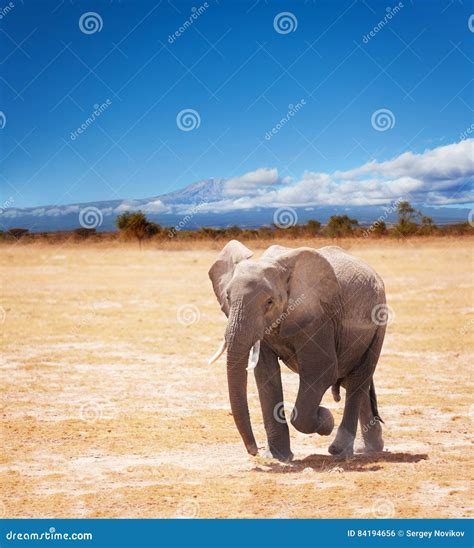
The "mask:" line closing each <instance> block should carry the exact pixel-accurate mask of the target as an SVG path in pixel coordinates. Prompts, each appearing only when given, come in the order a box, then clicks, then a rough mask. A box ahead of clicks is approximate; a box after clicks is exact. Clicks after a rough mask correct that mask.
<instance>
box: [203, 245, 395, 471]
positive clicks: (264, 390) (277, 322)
mask: <svg viewBox="0 0 474 548" xmlns="http://www.w3.org/2000/svg"><path fill="white" fill-rule="evenodd" d="M252 255H253V252H252V251H251V250H250V249H248V248H247V247H246V246H244V245H243V244H242V243H240V242H239V241H237V240H231V241H229V242H228V243H227V244H226V245H225V247H224V248H223V249H222V251H221V252H220V254H219V256H218V257H217V260H216V262H215V263H214V264H213V265H212V267H211V268H210V270H209V277H210V279H211V282H212V286H213V289H214V293H215V295H216V297H217V300H218V302H219V304H220V306H221V309H222V311H223V312H224V314H225V315H226V316H227V317H228V322H227V327H226V330H225V335H224V340H223V342H222V344H221V346H220V348H219V350H218V351H217V352H216V354H215V355H214V356H213V358H211V360H210V361H209V363H213V362H214V361H216V360H217V359H218V358H219V357H220V356H221V355H222V354H223V353H224V352H225V351H226V350H227V382H228V390H229V398H230V406H231V411H232V415H233V419H234V422H235V425H236V427H237V429H238V431H239V433H240V436H241V437H242V440H243V442H244V445H245V447H246V449H247V452H248V453H249V454H250V455H254V456H255V455H257V454H258V447H257V444H256V441H255V437H254V434H253V431H252V426H251V422H250V415H249V409H248V400H247V375H248V373H247V372H248V371H249V370H250V371H251V370H253V371H254V374H255V379H256V384H257V389H258V395H259V399H260V406H261V410H262V415H263V422H264V427H265V432H266V437H267V441H268V446H267V449H266V451H265V455H267V456H269V457H273V458H275V459H278V460H280V461H284V462H290V461H291V460H292V459H293V453H292V451H291V447H290V435H289V428H288V422H287V420H286V416H285V412H284V408H283V405H284V404H283V390H282V381H281V371H280V364H279V360H281V361H282V362H283V363H284V364H285V365H286V366H288V367H289V368H290V369H291V370H292V371H294V372H295V373H297V374H299V388H298V394H297V397H296V402H295V406H294V408H293V411H292V413H291V417H290V422H291V424H292V425H293V426H294V427H295V428H296V429H297V430H299V431H300V432H303V433H305V434H313V433H317V434H319V435H322V436H329V435H330V434H331V432H332V430H333V428H334V418H333V416H332V413H331V412H330V411H329V409H327V408H326V407H322V406H321V405H320V403H321V399H322V397H323V395H324V394H325V392H326V391H327V390H328V388H329V387H332V392H333V396H334V399H335V400H336V401H338V399H340V395H339V387H340V386H343V387H344V388H345V391H346V398H345V405H344V412H343V418H342V421H341V424H340V426H339V427H338V430H337V434H336V437H335V439H334V441H333V442H332V443H331V445H330V446H329V449H328V451H329V453H330V454H332V455H337V456H350V455H352V454H353V451H354V440H355V436H356V431H357V423H358V422H359V423H360V427H361V430H362V438H363V446H362V450H363V451H366V452H379V451H382V450H383V446H384V442H383V438H382V427H381V423H382V422H383V421H382V419H381V418H380V416H379V412H378V409H377V398H376V394H375V387H374V380H373V375H374V371H375V368H376V365H377V361H378V359H379V356H380V352H381V349H382V344H383V340H384V336H385V328H386V325H385V323H386V322H384V321H383V320H382V321H380V318H379V317H378V311H380V309H381V308H382V310H383V308H384V307H385V308H386V304H385V302H386V301H385V289H384V284H383V281H382V279H381V278H380V276H379V275H378V274H377V273H376V272H375V271H374V270H373V269H372V268H371V267H370V266H369V265H368V264H366V263H365V262H363V261H362V260H360V259H358V258H355V257H354V256H352V255H351V254H349V253H348V252H346V251H344V250H343V249H341V248H339V247H337V246H327V247H322V248H320V249H313V248H310V247H300V248H296V249H292V248H287V247H283V246H280V245H272V246H270V247H269V248H268V249H267V250H266V251H265V252H264V253H263V254H262V255H261V257H260V258H259V259H258V260H250V258H251V257H252ZM374 311H375V313H376V317H374ZM249 356H250V359H249Z"/></svg>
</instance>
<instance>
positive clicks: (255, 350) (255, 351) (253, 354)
mask: <svg viewBox="0 0 474 548" xmlns="http://www.w3.org/2000/svg"><path fill="white" fill-rule="evenodd" d="M259 355H260V341H257V342H256V343H255V344H254V345H253V346H252V350H251V351H250V362H249V365H248V367H247V371H252V369H255V368H256V367H257V363H258V357H259Z"/></svg>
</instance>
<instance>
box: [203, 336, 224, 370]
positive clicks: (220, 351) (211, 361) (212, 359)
mask: <svg viewBox="0 0 474 548" xmlns="http://www.w3.org/2000/svg"><path fill="white" fill-rule="evenodd" d="M226 349H227V342H226V340H225V339H224V340H223V341H222V344H221V345H220V346H219V349H218V350H217V352H216V353H215V354H214V356H212V358H211V359H210V360H209V361H208V362H207V364H208V365H211V364H213V363H214V362H216V361H217V360H218V359H219V358H220V357H221V356H222V354H224V352H225V351H226Z"/></svg>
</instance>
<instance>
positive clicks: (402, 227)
mask: <svg viewBox="0 0 474 548" xmlns="http://www.w3.org/2000/svg"><path fill="white" fill-rule="evenodd" d="M397 214H398V222H397V224H396V225H395V226H394V229H395V232H396V233H398V234H399V235H401V236H408V235H410V234H415V233H416V231H417V230H418V225H417V224H416V222H415V219H416V217H417V216H418V215H419V213H418V212H417V211H416V209H415V208H414V207H412V205H411V204H410V202H407V201H401V202H399V204H398V206H397Z"/></svg>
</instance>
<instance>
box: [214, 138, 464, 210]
mask: <svg viewBox="0 0 474 548" xmlns="http://www.w3.org/2000/svg"><path fill="white" fill-rule="evenodd" d="M263 171H264V172H265V173H266V174H267V178H266V181H267V182H266V183H265V184H263V185H261V186H260V185H258V183H256V180H257V179H258V177H256V176H254V177H249V179H250V180H251V181H252V182H254V183H255V184H254V185H253V186H252V185H251V184H250V183H248V184H247V187H248V188H250V187H251V188H252V192H251V193H250V192H248V193H245V192H244V190H245V187H246V184H243V185H241V186H240V187H239V188H240V189H241V190H242V192H240V193H237V196H239V197H238V198H237V199H235V200H231V199H229V200H222V201H220V202H219V203H210V204H208V210H211V211H225V210H230V209H244V208H251V207H280V206H285V205H287V206H311V205H314V206H318V205H379V204H386V203H389V202H391V201H392V200H394V199H397V198H402V199H406V200H409V201H411V202H413V203H426V204H431V205H448V204H453V203H457V204H462V203H470V202H472V183H473V182H474V139H467V140H464V141H461V142H459V143H455V144H451V145H446V146H440V147H438V148H435V149H432V150H426V151H425V152H423V153H421V154H414V153H412V152H406V153H404V154H401V155H400V156H397V157H395V158H393V159H391V160H388V161H385V162H369V163H367V164H364V165H362V166H361V167H358V168H355V169H352V170H348V171H336V172H334V173H323V172H311V171H308V172H305V173H304V174H303V176H302V177H301V179H300V180H298V181H296V182H295V183H291V182H288V181H285V180H281V179H280V178H279V176H278V173H277V171H276V169H274V170H270V169H268V168H265V170H257V171H255V172H253V174H257V173H258V172H263ZM270 174H271V175H270ZM248 175H250V174H246V175H244V176H243V177H242V178H237V179H236V180H240V179H245V178H246V177H247V176H248ZM245 180H246V179H245ZM269 181H273V183H269ZM277 181H278V182H279V184H275V182H277Z"/></svg>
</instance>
